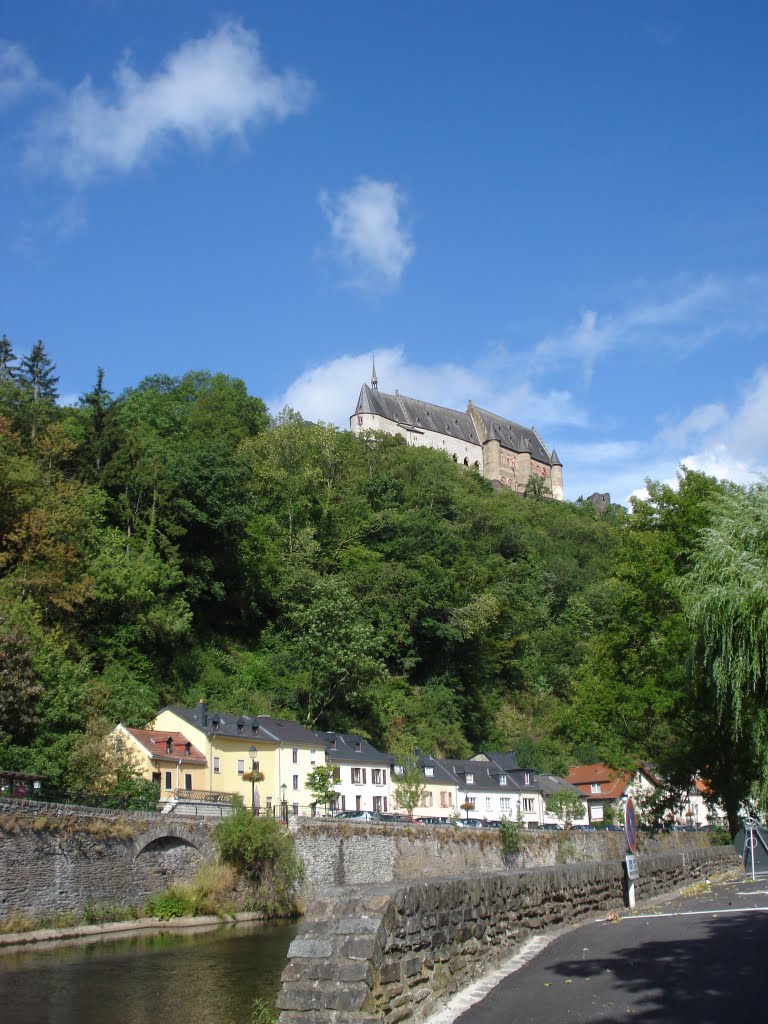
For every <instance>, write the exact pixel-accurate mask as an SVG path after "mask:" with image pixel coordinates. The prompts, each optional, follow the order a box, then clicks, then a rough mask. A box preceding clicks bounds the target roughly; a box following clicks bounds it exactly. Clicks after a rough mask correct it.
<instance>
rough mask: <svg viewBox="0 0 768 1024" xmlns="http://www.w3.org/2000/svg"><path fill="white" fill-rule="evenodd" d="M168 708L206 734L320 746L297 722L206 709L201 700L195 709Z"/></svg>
mask: <svg viewBox="0 0 768 1024" xmlns="http://www.w3.org/2000/svg"><path fill="white" fill-rule="evenodd" d="M163 710H166V709H165V708H164V709H163ZM167 710H168V711H173V712H174V713H175V714H177V715H178V716H179V718H181V719H182V720H183V721H185V722H189V724H190V725H194V726H196V727H197V728H198V729H201V730H202V731H203V732H204V733H205V734H206V736H232V737H234V738H235V739H246V738H248V739H250V740H251V741H252V742H254V743H255V742H258V740H259V738H261V739H266V740H271V741H273V742H275V743H300V744H302V745H303V746H307V747H313V746H316V747H319V746H320V745H321V742H320V741H319V740H318V734H317V733H315V732H311V731H310V730H309V729H305V728H304V726H303V725H299V724H298V722H289V721H286V720H285V719H281V718H270V717H269V716H268V715H257V716H252V715H231V714H229V713H228V712H219V711H209V710H208V708H207V705H205V704H204V703H202V702H201V703H199V704H196V705H195V707H194V708H182V707H178V706H171V707H168V708H167Z"/></svg>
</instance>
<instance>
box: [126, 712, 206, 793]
mask: <svg viewBox="0 0 768 1024" xmlns="http://www.w3.org/2000/svg"><path fill="white" fill-rule="evenodd" d="M108 742H114V743H117V742H120V743H122V744H123V745H124V747H125V749H126V750H127V751H129V752H130V754H131V756H132V759H133V762H134V763H135V765H136V767H137V768H138V769H139V770H140V771H141V773H142V775H143V776H144V778H145V779H149V780H150V781H151V782H156V783H157V784H158V786H159V787H160V799H161V800H164V801H168V800H172V799H173V798H174V794H175V792H176V791H177V790H178V791H180V790H183V791H184V792H190V793H191V792H194V791H195V790H198V791H199V790H201V789H203V788H204V787H205V783H206V778H207V774H208V770H207V768H208V766H207V763H206V760H205V757H204V756H203V755H202V754H201V753H200V751H199V750H198V749H197V747H195V746H193V745H192V743H191V742H190V740H188V739H187V737H186V736H184V735H183V733H181V732H179V731H178V730H175V729H169V730H166V731H165V732H162V731H157V730H152V729H130V728H128V726H125V725H122V724H120V725H118V726H116V727H115V728H114V729H113V730H112V732H111V733H110V734H109V737H108Z"/></svg>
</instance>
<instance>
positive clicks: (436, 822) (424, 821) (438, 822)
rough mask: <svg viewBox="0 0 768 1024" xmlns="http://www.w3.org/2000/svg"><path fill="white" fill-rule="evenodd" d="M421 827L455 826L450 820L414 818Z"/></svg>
mask: <svg viewBox="0 0 768 1024" xmlns="http://www.w3.org/2000/svg"><path fill="white" fill-rule="evenodd" d="M415 820H416V821H418V822H419V823H420V824H421V825H455V824H456V822H455V821H454V820H453V819H452V818H416V819H415Z"/></svg>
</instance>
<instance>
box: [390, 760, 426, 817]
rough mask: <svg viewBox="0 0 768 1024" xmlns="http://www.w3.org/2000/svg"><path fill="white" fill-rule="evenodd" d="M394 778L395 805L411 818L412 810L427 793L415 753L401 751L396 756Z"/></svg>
mask: <svg viewBox="0 0 768 1024" xmlns="http://www.w3.org/2000/svg"><path fill="white" fill-rule="evenodd" d="M398 768H399V769H400V771H398ZM394 777H395V778H396V779H397V785H396V786H395V792H394V798H395V803H396V804H397V806H398V807H402V808H403V810H404V811H407V812H408V817H409V818H413V811H414V808H416V807H418V806H419V804H420V803H421V801H422V800H423V798H424V794H425V793H426V791H427V787H426V786H425V784H424V773H423V772H422V770H421V768H420V766H419V757H418V754H416V752H415V751H403V752H402V753H401V754H400V755H399V756H397V760H396V762H395V771H394Z"/></svg>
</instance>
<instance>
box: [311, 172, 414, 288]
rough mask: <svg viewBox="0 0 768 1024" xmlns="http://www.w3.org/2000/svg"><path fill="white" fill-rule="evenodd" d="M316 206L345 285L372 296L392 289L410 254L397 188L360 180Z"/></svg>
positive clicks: (401, 197)
mask: <svg viewBox="0 0 768 1024" xmlns="http://www.w3.org/2000/svg"><path fill="white" fill-rule="evenodd" d="M320 205H321V207H322V209H323V212H324V213H325V216H326V217H327V219H328V223H329V225H330V228H331V237H332V239H333V245H334V253H335V255H336V256H337V258H338V259H339V261H340V262H341V263H342V265H343V266H344V268H345V270H346V272H347V273H348V275H349V278H348V283H349V284H351V285H353V286H354V287H357V288H362V289H365V290H374V291H381V290H384V291H386V290H389V289H391V288H394V287H395V285H397V284H398V282H399V281H400V278H401V276H402V274H403V271H404V270H405V268H406V266H407V265H408V264H409V263H410V261H411V259H412V257H413V253H414V246H413V242H412V240H411V236H410V233H409V232H408V230H407V228H406V227H405V226H404V224H403V223H402V212H403V207H404V205H405V196H404V195H403V193H402V192H401V191H400V189H399V188H398V186H397V185H396V184H395V183H394V182H391V181H374V180H372V179H370V178H360V179H358V181H357V182H356V183H355V184H354V185H353V186H352V187H351V188H349V189H347V190H346V191H343V192H339V193H337V194H336V195H331V194H330V193H328V192H322V193H321V194H320Z"/></svg>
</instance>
